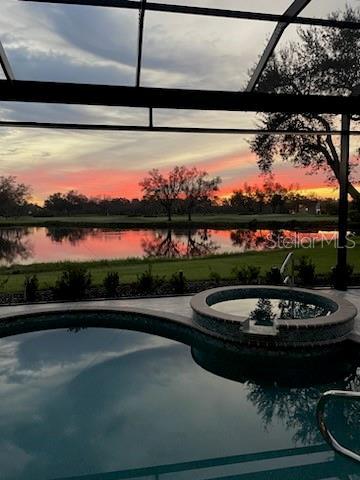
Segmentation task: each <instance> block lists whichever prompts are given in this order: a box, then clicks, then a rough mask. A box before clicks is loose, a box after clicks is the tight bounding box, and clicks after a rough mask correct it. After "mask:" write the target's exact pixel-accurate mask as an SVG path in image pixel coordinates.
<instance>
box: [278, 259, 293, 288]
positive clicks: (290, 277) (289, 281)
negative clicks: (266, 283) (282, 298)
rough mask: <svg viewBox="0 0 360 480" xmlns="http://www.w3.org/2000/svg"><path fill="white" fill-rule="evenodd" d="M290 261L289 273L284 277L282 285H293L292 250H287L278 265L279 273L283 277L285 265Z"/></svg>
mask: <svg viewBox="0 0 360 480" xmlns="http://www.w3.org/2000/svg"><path fill="white" fill-rule="evenodd" d="M290 262H291V274H290V275H287V276H286V277H285V278H284V281H283V283H284V285H290V286H292V287H293V286H294V284H295V265H294V252H289V253H288V254H287V255H286V257H285V260H284V261H283V263H282V265H281V267H280V275H281V276H282V277H284V273H285V270H286V267H287V266H288V264H289V263H290Z"/></svg>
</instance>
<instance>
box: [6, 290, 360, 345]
mask: <svg viewBox="0 0 360 480" xmlns="http://www.w3.org/2000/svg"><path fill="white" fill-rule="evenodd" d="M318 291H319V293H320V292H322V291H323V292H324V293H327V294H330V295H331V296H334V297H335V298H336V297H337V296H340V297H342V298H346V299H347V300H348V301H350V302H351V303H353V304H354V305H355V306H356V308H357V309H358V312H359V313H358V315H357V317H356V319H355V326H354V330H353V332H352V334H351V340H353V341H354V342H356V343H360V288H359V289H350V290H349V291H348V292H346V293H345V292H344V293H343V292H336V291H334V290H330V289H324V290H318ZM191 298H192V297H191V296H190V295H189V296H177V297H161V298H158V297H157V298H136V299H124V300H92V301H83V302H66V303H48V304H40V305H39V304H31V305H16V306H15V305H14V306H2V307H0V318H1V317H2V316H7V315H10V314H11V315H16V314H24V313H32V312H36V311H38V310H39V307H41V310H42V311H49V313H50V312H52V311H59V310H60V309H61V308H64V310H67V309H71V308H72V307H75V308H81V307H85V308H91V306H94V305H96V307H97V308H99V307H100V308H101V307H109V308H121V307H129V308H136V309H146V310H148V311H149V310H150V311H154V312H161V313H171V314H174V315H181V316H182V317H187V318H191V317H192V310H191V307H190V300H191Z"/></svg>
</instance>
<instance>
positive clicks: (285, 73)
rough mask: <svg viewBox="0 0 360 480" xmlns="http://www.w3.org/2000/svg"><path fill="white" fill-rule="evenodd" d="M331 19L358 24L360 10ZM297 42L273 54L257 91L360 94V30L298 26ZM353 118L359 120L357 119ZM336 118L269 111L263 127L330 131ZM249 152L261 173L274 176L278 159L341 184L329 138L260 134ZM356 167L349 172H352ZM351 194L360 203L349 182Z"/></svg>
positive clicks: (336, 154) (349, 11) (336, 15)
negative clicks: (321, 173)
mask: <svg viewBox="0 0 360 480" xmlns="http://www.w3.org/2000/svg"><path fill="white" fill-rule="evenodd" d="M330 18H334V19H338V20H349V21H354V22H359V21H360V11H359V10H355V9H352V8H350V7H347V8H346V10H345V11H344V12H342V13H340V12H337V13H333V14H332V15H331V16H330ZM298 35H299V38H300V40H299V42H297V43H296V42H292V43H291V44H290V45H289V46H288V47H287V48H283V49H282V50H280V52H279V53H278V54H277V55H274V56H273V58H272V59H271V60H270V62H269V64H268V66H267V68H266V69H265V71H264V73H263V75H262V77H261V79H260V81H259V84H258V87H257V88H258V90H259V91H265V92H271V93H288V94H319V93H320V94H329V95H331V94H332V95H351V94H356V93H357V92H358V89H359V87H360V56H359V55H358V52H359V48H360V31H359V30H346V29H336V28H318V27H313V28H307V29H303V28H300V29H299V30H298ZM352 120H354V121H358V120H360V117H359V115H353V116H352ZM337 122H338V117H337V116H335V115H328V114H326V115H325V114H323V115H320V114H313V113H301V114H288V113H268V114H264V115H263V116H262V127H263V128H264V129H269V130H273V129H284V130H290V131H291V130H298V129H301V130H312V129H321V130H325V131H329V132H330V130H331V129H333V128H334V127H335V126H336V125H337ZM251 149H252V151H253V152H255V153H256V154H257V156H258V158H259V161H258V164H259V167H260V169H261V171H262V172H270V171H271V169H272V165H273V163H274V160H275V159H276V158H277V157H278V156H280V157H281V158H282V159H283V160H285V161H290V162H292V163H293V164H294V165H295V166H302V167H309V168H310V169H311V171H312V172H317V171H323V170H325V171H326V172H327V173H328V176H329V180H331V181H336V180H339V165H340V160H339V151H338V149H337V147H336V145H335V144H334V142H333V138H332V136H331V135H322V136H321V135H309V136H300V135H295V136H291V135H286V134H285V135H271V136H267V135H261V134H259V135H257V136H256V137H255V139H254V140H253V141H252V143H251ZM353 167H354V164H352V165H351V171H352V172H353V174H354V168H353ZM349 193H350V195H351V196H352V197H353V198H354V199H358V200H359V199H360V192H358V191H357V190H356V188H355V187H354V186H353V185H352V183H350V184H349Z"/></svg>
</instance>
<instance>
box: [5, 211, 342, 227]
mask: <svg viewBox="0 0 360 480" xmlns="http://www.w3.org/2000/svg"><path fill="white" fill-rule="evenodd" d="M255 221H256V222H258V223H259V225H265V224H268V225H271V224H284V225H286V224H291V223H298V224H303V225H306V226H316V225H333V224H334V225H335V224H336V222H337V217H336V216H328V215H323V216H319V215H308V214H299V215H286V214H273V215H270V214H267V215H233V214H228V215H194V217H193V221H192V222H191V224H190V225H193V226H195V227H196V226H208V227H211V226H214V227H216V226H218V227H219V226H220V227H227V226H228V227H232V226H238V225H247V224H249V223H250V222H255ZM61 225H66V226H78V227H85V226H86V227H106V226H109V227H111V226H113V227H125V228H126V227H128V228H131V227H132V228H136V227H137V228H140V227H148V228H151V227H159V226H168V225H174V226H187V227H188V226H189V222H188V220H187V217H186V216H184V215H176V216H174V217H173V221H172V222H171V224H170V223H169V222H168V220H167V218H166V217H132V216H126V215H118V216H110V215H109V216H100V215H83V216H69V217H0V226H2V227H6V226H45V227H46V226H61Z"/></svg>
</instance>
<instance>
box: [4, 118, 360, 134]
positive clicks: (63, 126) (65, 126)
mask: <svg viewBox="0 0 360 480" xmlns="http://www.w3.org/2000/svg"><path fill="white" fill-rule="evenodd" d="M0 127H8V128H42V129H51V130H90V131H96V130H98V131H109V132H119V131H120V132H158V133H203V134H208V133H209V134H219V135H259V134H261V135H291V136H295V135H301V136H314V135H326V136H327V135H337V136H341V135H342V134H343V132H342V131H341V130H332V131H330V132H329V131H328V130H312V131H308V130H259V129H256V128H216V127H165V126H157V127H154V126H147V125H109V124H99V123H98V124H88V123H52V122H14V121H6V120H0ZM347 133H349V134H350V135H353V136H360V130H359V131H357V130H353V131H350V132H347Z"/></svg>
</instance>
